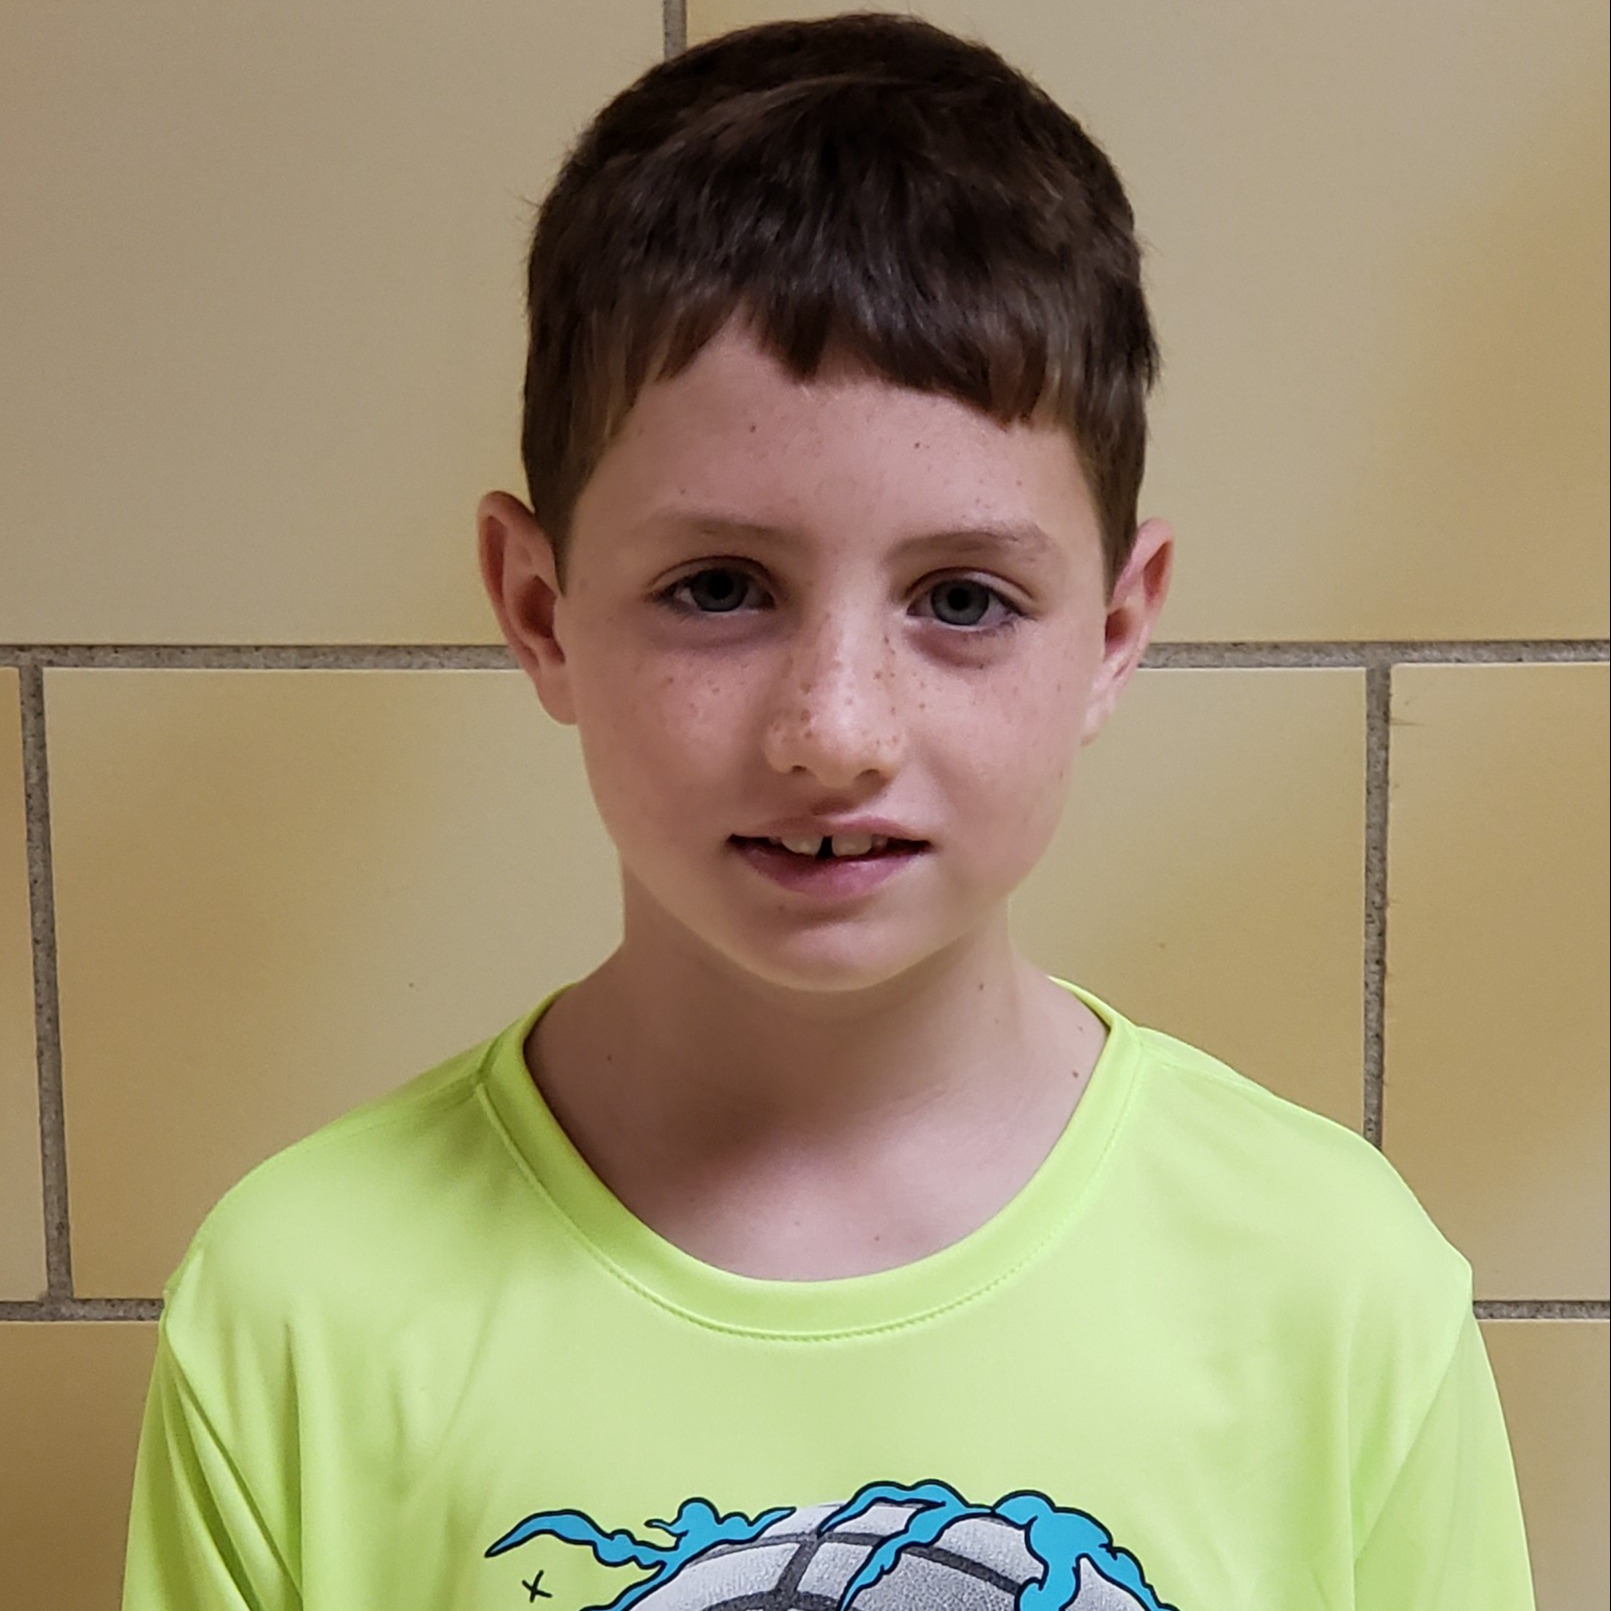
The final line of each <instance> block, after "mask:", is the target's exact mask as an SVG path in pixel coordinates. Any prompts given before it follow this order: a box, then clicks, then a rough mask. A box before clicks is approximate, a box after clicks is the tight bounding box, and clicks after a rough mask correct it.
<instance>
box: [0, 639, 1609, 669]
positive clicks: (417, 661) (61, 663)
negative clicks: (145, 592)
mask: <svg viewBox="0 0 1611 1611" xmlns="http://www.w3.org/2000/svg"><path fill="white" fill-rule="evenodd" d="M1608 659H1611V643H1608V641H1607V640H1606V639H1604V638H1534V639H1520V638H1504V639H1464V640H1459V641H1456V640H1453V639H1449V640H1438V641H1427V642H1399V641H1392V640H1388V639H1381V640H1375V639H1359V640H1355V641H1341V640H1339V641H1335V642H1311V641H1296V640H1274V639H1272V640H1270V641H1267V642H1224V643H1155V644H1153V645H1152V647H1151V648H1150V649H1148V651H1147V654H1146V658H1145V659H1144V660H1143V662H1142V664H1143V665H1145V666H1147V667H1148V668H1149V669H1155V670H1166V671H1168V670H1174V671H1194V670H1220V669H1223V670H1235V669H1247V670H1254V669H1271V670H1278V669H1282V668H1288V667H1290V668H1294V669H1297V668H1305V667H1307V668H1312V669H1354V670H1360V669H1366V670H1368V669H1369V668H1370V667H1371V666H1374V665H1382V664H1396V665H1455V666H1466V665H1469V666H1481V665H1533V664H1544V665H1567V664H1582V663H1589V664H1594V663H1601V662H1604V661H1606V660H1608ZM0 666H39V667H53V668H54V667H61V668H78V669H85V670H97V671H508V670H513V669H514V668H515V662H514V658H513V657H512V656H511V654H510V653H509V651H508V649H507V648H505V647H504V645H503V644H501V643H412V644H410V643H400V644H387V643H324V644H240V643H215V644H206V643H162V644H139V643H66V644H61V643H57V644H43V643H42V644H0Z"/></svg>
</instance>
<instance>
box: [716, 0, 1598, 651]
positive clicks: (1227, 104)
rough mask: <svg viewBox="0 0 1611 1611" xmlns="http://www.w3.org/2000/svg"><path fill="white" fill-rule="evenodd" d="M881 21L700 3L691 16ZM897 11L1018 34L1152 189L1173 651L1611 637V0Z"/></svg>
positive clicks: (1119, 160) (1037, 72)
mask: <svg viewBox="0 0 1611 1611" xmlns="http://www.w3.org/2000/svg"><path fill="white" fill-rule="evenodd" d="M858 8H859V7H858V6H846V5H838V4H831V3H830V4H823V3H821V0H690V3H689V8H688V9H689V19H688V21H689V36H690V38H692V39H696V40H697V39H703V38H707V37H710V36H712V35H715V34H718V33H721V32H723V31H725V30H726V29H728V28H731V27H735V26H738V25H740V24H745V23H752V22H761V21H768V20H773V19H775V18H780V17H790V16H821V15H828V14H831V13H833V12H837V11H843V10H852V9H858ZM876 9H883V10H906V9H912V10H915V11H917V12H919V13H920V14H921V15H923V16H925V17H927V18H928V19H929V20H931V21H933V22H936V23H938V24H940V25H941V26H942V27H947V28H951V29H953V30H955V31H956V32H959V33H962V34H964V35H971V36H974V37H978V38H981V39H983V40H984V41H985V42H986V43H988V44H990V45H992V46H994V47H995V48H996V49H997V50H999V51H1001V52H1002V53H1003V54H1004V55H1005V56H1006V57H1007V58H1008V60H1010V61H1012V62H1014V63H1016V64H1018V65H1019V66H1021V67H1023V68H1025V69H1027V70H1028V71H1029V72H1030V73H1032V74H1033V75H1034V76H1035V77H1036V78H1037V79H1038V80H1039V81H1040V82H1041V84H1042V85H1043V86H1044V87H1045V88H1046V89H1047V90H1048V91H1049V92H1050V93H1051V94H1052V95H1054V96H1055V97H1056V98H1057V99H1058V100H1059V101H1060V102H1061V103H1062V104H1063V105H1064V106H1066V107H1067V108H1069V110H1070V111H1072V112H1073V113H1074V114H1075V115H1076V116H1077V117H1078V118H1080V120H1081V121H1082V122H1083V123H1084V124H1085V125H1086V126H1087V128H1088V130H1089V132H1090V133H1091V134H1092V135H1093V137H1094V138H1095V139H1096V140H1097V141H1098V142H1099V143H1100V144H1101V145H1102V147H1103V148H1104V149H1105V150H1106V151H1107V152H1108V154H1109V155H1110V156H1111V157H1112V158H1113V161H1114V164H1115V166H1116V167H1117V168H1118V170H1119V172H1120V174H1121V175H1122V177H1123V178H1124V181H1125V185H1126V188H1127V190H1128V191H1129V194H1130V197H1131V200H1132V202H1133V204H1134V206H1135V211H1136V216H1137V220H1138V227H1139V231H1140V234H1141V237H1142V240H1143V245H1144V250H1145V253H1146V279H1147V286H1148V294H1149V297H1150V300H1151V304H1152V308H1153V312H1154V315H1155V318H1156V322H1157V325H1158V331H1159V339H1160V343H1161V346H1162V349H1163V358H1164V366H1163V377H1162V383H1161V385H1160V388H1159V391H1158V393H1157V395H1156V398H1155V401H1154V404H1153V408H1152V411H1151V412H1152V425H1153V436H1152V444H1151V448H1150V451H1149V474H1148V479H1147V484H1146V486H1145V488H1144V491H1143V497H1142V504H1143V509H1142V513H1143V514H1144V515H1163V516H1166V517H1168V518H1169V519H1171V520H1172V521H1173V522H1174V523H1175V525H1176V527H1177V529H1178V530H1179V532H1180V534H1181V538H1182V547H1181V553H1180V564H1179V574H1178V577H1177V581H1176V586H1175V591H1174V597H1173V598H1172V600H1171V602H1170V605H1169V609H1168V611H1167V612H1166V613H1165V616H1164V626H1163V636H1164V637H1166V638H1172V639H1211V640H1240V639H1263V638H1317V639H1331V638H1419V637H1434V638H1467V637H1470V638H1487V637H1501V638H1504V637H1522V638H1526V637H1578V636H1586V637H1601V636H1604V634H1605V632H1606V630H1607V625H1606V623H1607V609H1606V599H1607V546H1606V542H1605V530H1606V519H1607V461H1606V454H1605V440H1606V430H1607V385H1606V372H1605V361H1604V354H1605V351H1606V346H1607V341H1608V325H1607V303H1606V296H1605V282H1606V272H1607V245H1606V243H1607V196H1608V182H1607V180H1608V169H1607V144H1606V135H1605V130H1606V119H1607V115H1608V110H1607V79H1606V73H1605V60H1606V54H1607V49H1608V12H1607V8H1606V7H1604V6H1601V5H1582V4H1574V3H1550V4H1545V5H1537V4H1533V3H1531V0H1492V3H1489V4H1485V5H1483V6H1480V7H1458V8H1456V7H1451V6H1447V5H1404V4H1403V3H1402V0H1355V3H1353V4H1350V5H1346V6H1321V5H1305V6H1286V7H1282V6H1271V5H1267V4H1261V3H1256V0H1221V3H1218V4H1214V5H1182V4H1176V5H1169V6H1167V7H1165V8H1163V9H1160V8H1159V7H1158V6H1156V5H1150V6H1137V5H1134V4H1131V3H1129V0H1082V3H1081V4H1079V5H1057V4H1047V3H1046V0H991V3H990V4H983V3H981V0H924V3H921V4H917V5H914V6H912V7H910V8H908V7H907V6H905V5H884V6H880V7H877V8H876ZM1519 577H1530V578H1541V577H1542V578H1548V583H1547V585H1542V586H1528V585H1522V586H1518V585H1517V580H1518V578H1519Z"/></svg>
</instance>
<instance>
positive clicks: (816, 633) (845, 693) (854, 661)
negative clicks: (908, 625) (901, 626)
mask: <svg viewBox="0 0 1611 1611" xmlns="http://www.w3.org/2000/svg"><path fill="white" fill-rule="evenodd" d="M898 670H899V667H898V662H897V655H896V651H895V646H894V645H893V644H892V643H891V642H890V634H889V629H888V627H887V626H886V625H884V624H883V623H881V622H871V621H862V622H857V621H856V620H855V619H854V618H853V616H852V613H851V612H849V611H846V610H843V609H841V610H839V611H837V612H832V611H824V612H823V613H822V615H821V616H820V617H819V618H817V619H814V620H812V621H809V622H806V623H803V624H802V625H801V628H800V630H799V632H798V633H797V634H796V635H795V636H794V638H793V640H792V641H791V643H790V645H789V651H788V653H787V655H786V656H785V657H784V661H783V664H782V666H781V667H780V669H779V672H778V677H777V681H776V683H775V684H774V686H773V690H772V695H771V706H770V709H769V710H768V711H767V714H766V727H765V732H764V735H763V738H762V749H763V751H764V753H765V756H766V759H767V762H768V764H769V765H770V766H771V767H772V768H773V769H774V770H775V771H777V772H781V773H790V772H797V771H804V772H809V773H810V774H811V776H812V777H814V778H815V779H816V780H817V781H818V782H819V783H821V784H822V785H823V786H824V787H827V788H834V789H844V788H848V787H850V786H851V785H852V784H855V783H857V782H860V781H862V780H863V779H864V778H865V777H867V776H868V775H869V774H871V775H872V776H873V777H885V778H887V777H889V776H892V775H893V774H894V773H895V772H896V771H898V770H899V768H900V765H901V762H902V760H903V758H904V756H905V753H906V743H907V731H906V723H905V721H904V720H903V719H902V712H901V702H900V699H899V687H898Z"/></svg>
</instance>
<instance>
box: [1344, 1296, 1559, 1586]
mask: <svg viewBox="0 0 1611 1611" xmlns="http://www.w3.org/2000/svg"><path fill="white" fill-rule="evenodd" d="M1354 1582H1355V1601H1354V1603H1355V1606H1356V1607H1357V1611H1408V1608H1409V1607H1414V1608H1415V1611H1531V1607H1532V1605H1533V1589H1532V1580H1531V1573H1530V1570H1529V1566H1528V1559H1527V1545H1526V1540H1525V1536H1524V1533H1523V1529H1522V1514H1521V1502H1520V1499H1519V1497H1518V1494H1517V1490H1516V1477H1515V1470H1514V1467H1513V1465H1512V1462H1511V1455H1510V1446H1509V1442H1508V1440H1507V1438H1506V1435H1505V1424H1504V1417H1503V1414H1502V1412H1501V1410H1500V1406H1499V1394H1498V1390H1497V1388H1496V1387H1495V1385H1494V1378H1493V1372H1492V1370H1491V1369H1490V1367H1489V1364H1488V1355H1487V1350H1486V1349H1485V1348H1484V1346H1483V1341H1482V1333H1481V1331H1480V1329H1479V1328H1478V1325H1477V1321H1476V1317H1475V1316H1474V1315H1470V1314H1468V1317H1467V1319H1466V1322H1465V1324H1464V1326H1463V1327H1462V1329H1461V1332H1460V1336H1459V1341H1458V1343H1457V1344H1456V1347H1455V1351H1454V1356H1453V1358H1452V1359H1451V1361H1450V1363H1449V1368H1448V1370H1447V1371H1446V1372H1445V1373H1444V1376H1443V1379H1442V1381H1441V1383H1440V1384H1439V1386H1438V1390H1437V1393H1436V1394H1435V1396H1434V1397H1433V1400H1432V1403H1431V1405H1430V1407H1429V1408H1428V1410H1427V1414H1426V1417H1425V1419H1424V1421H1423V1422H1422V1424H1421V1427H1420V1430H1419V1431H1418V1432H1417V1434H1416V1437H1415V1441H1414V1443H1413V1444H1412V1445H1411V1447H1410V1451H1409V1453H1408V1455H1407V1456H1406V1457H1405V1459H1404V1462H1403V1464H1402V1465H1401V1466H1400V1468H1399V1470H1398V1473H1397V1476H1396V1477H1395V1479H1394V1481H1393V1484H1392V1486H1391V1488H1390V1489H1389V1490H1388V1493H1387V1497H1386V1500H1385V1501H1384V1503H1383V1505H1382V1508H1381V1511H1380V1513H1379V1515H1378V1516H1377V1518H1376V1520H1375V1522H1374V1524H1373V1525H1372V1526H1371V1528H1370V1531H1369V1533H1368V1534H1367V1535H1366V1539H1365V1543H1364V1547H1363V1548H1362V1549H1361V1550H1360V1552H1359V1555H1358V1558H1357V1560H1356V1563H1355V1570H1354Z"/></svg>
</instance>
